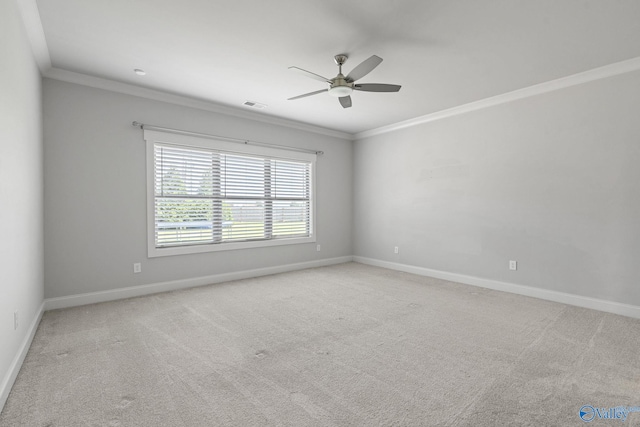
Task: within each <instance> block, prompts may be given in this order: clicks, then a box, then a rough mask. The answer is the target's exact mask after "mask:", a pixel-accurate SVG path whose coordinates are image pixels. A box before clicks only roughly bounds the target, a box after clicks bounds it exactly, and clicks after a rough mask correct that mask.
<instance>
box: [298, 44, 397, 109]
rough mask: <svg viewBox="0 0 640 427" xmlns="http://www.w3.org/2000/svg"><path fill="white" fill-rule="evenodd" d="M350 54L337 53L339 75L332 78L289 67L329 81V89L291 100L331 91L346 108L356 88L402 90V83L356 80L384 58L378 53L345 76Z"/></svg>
mask: <svg viewBox="0 0 640 427" xmlns="http://www.w3.org/2000/svg"><path fill="white" fill-rule="evenodd" d="M347 58H348V56H347V55H345V54H341V55H336V56H334V57H333V59H334V60H335V61H336V64H337V65H338V75H337V76H335V77H334V78H332V79H328V78H326V77H322V76H320V75H318V74H315V73H312V72H311V71H307V70H303V69H302V68H298V67H289V69H290V70H293V71H297V72H298V73H301V74H303V75H305V76H307V77H311V78H312V79H316V80H320V81H322V82H325V83H329V88H328V89H322V90H317V91H315V92H310V93H305V94H304V95H298V96H294V97H293V98H289V101H293V100H294V99H300V98H305V97H307V96H311V95H317V94H319V93H323V92H329V95H331V96H335V97H336V98H338V99H339V100H340V104H341V105H342V106H343V107H344V108H349V107H351V96H350V95H351V92H353V91H354V90H361V91H364V92H398V91H399V90H400V87H401V86H400V85H389V84H384V83H361V84H357V83H356V82H355V81H356V80H359V79H361V78H362V77H364V76H366V75H367V74H369V73H370V72H371V71H373V69H374V68H376V67H377V66H378V65H380V63H381V62H382V58H380V57H379V56H376V55H372V56H371V57H370V58H369V59H365V60H364V61H362V62H361V63H360V64H359V65H358V66H357V67H356V68H354V69H353V70H351V72H350V73H349V74H347V76H346V77H345V76H344V75H342V65H343V64H344V63H345V62H346V61H347Z"/></svg>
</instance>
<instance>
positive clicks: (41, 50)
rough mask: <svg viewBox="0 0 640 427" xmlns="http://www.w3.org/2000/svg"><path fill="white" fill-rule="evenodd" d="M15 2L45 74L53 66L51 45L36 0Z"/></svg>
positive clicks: (32, 48) (41, 70) (18, 0)
mask: <svg viewBox="0 0 640 427" xmlns="http://www.w3.org/2000/svg"><path fill="white" fill-rule="evenodd" d="M15 3H16V5H17V6H18V10H19V11H20V16H21V17H22V23H23V25H24V29H25V31H26V33H27V38H28V39H29V44H31V51H32V52H33V56H34V58H35V60H36V63H37V64H38V68H39V69H40V73H41V74H44V73H45V71H47V70H48V69H50V68H51V57H50V56H49V47H48V46H47V39H46V38H45V36H44V30H43V29H42V21H41V20H40V12H39V11H38V5H37V4H36V0H15Z"/></svg>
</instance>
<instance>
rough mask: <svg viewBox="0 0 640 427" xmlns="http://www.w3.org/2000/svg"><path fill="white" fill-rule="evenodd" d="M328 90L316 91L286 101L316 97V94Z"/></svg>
mask: <svg viewBox="0 0 640 427" xmlns="http://www.w3.org/2000/svg"><path fill="white" fill-rule="evenodd" d="M328 90H329V89H321V90H317V91H315V92H309V93H305V94H304V95H298V96H294V97H293V98H289V99H287V101H293V100H294V99H300V98H306V97H307V96H311V95H317V94H319V93H322V92H327V91H328Z"/></svg>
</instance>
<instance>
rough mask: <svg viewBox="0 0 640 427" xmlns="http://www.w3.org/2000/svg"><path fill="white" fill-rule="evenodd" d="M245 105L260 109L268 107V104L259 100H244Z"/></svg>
mask: <svg viewBox="0 0 640 427" xmlns="http://www.w3.org/2000/svg"><path fill="white" fill-rule="evenodd" d="M242 105H244V106H245V107H251V108H258V109H260V110H261V109H263V108H266V107H267V106H266V104H260V103H259V102H254V101H244V104H242Z"/></svg>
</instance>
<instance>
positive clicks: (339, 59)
mask: <svg viewBox="0 0 640 427" xmlns="http://www.w3.org/2000/svg"><path fill="white" fill-rule="evenodd" d="M347 59H349V57H348V56H347V55H346V54H344V53H341V54H339V55H336V56H334V57H333V60H334V61H336V64H337V65H338V66H340V67H341V66H342V64H344V63H345V62H347Z"/></svg>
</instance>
